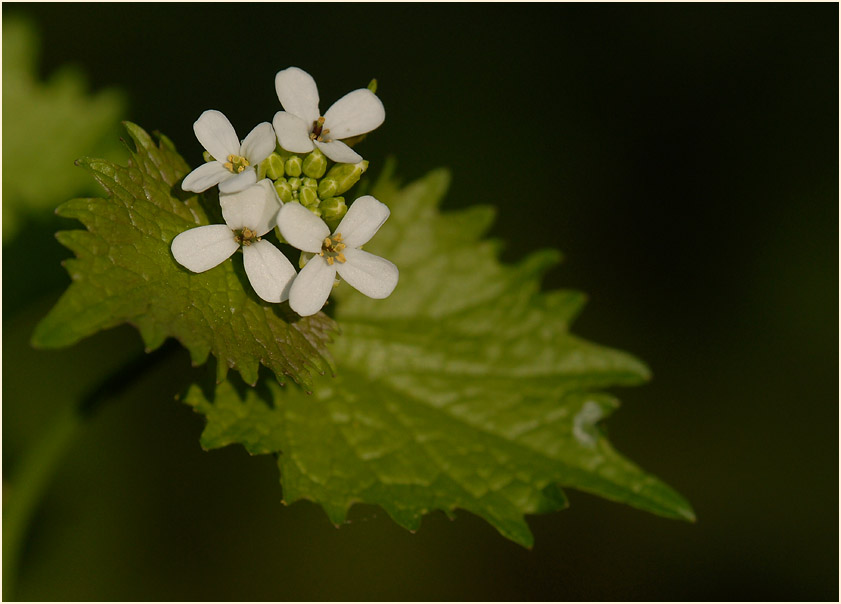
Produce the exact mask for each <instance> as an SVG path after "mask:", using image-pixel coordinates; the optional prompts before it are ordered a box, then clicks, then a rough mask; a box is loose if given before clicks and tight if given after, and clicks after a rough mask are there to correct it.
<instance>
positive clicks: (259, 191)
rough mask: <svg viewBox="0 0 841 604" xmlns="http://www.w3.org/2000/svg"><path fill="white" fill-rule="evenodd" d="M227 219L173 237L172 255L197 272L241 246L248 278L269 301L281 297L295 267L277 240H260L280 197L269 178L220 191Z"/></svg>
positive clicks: (274, 215)
mask: <svg viewBox="0 0 841 604" xmlns="http://www.w3.org/2000/svg"><path fill="white" fill-rule="evenodd" d="M219 203H220V205H221V206H222V216H224V218H225V223H226V224H213V225H209V226H200V227H196V228H194V229H190V230H189V231H184V232H183V233H181V234H180V235H178V236H177V237H176V238H175V239H173V240H172V255H173V257H174V258H175V260H177V261H178V263H179V264H180V265H181V266H183V267H184V268H187V269H189V270H191V271H193V272H194V273H203V272H204V271H206V270H210V269H212V268H213V267H215V266H218V265H219V264H221V263H222V262H224V261H225V260H227V259H228V258H230V257H231V255H232V254H233V253H234V252H236V251H237V249H239V247H240V246H242V260H243V264H244V265H245V274H246V275H248V281H249V282H250V283H251V286H252V287H253V288H254V291H255V292H257V295H258V296H260V297H261V298H262V299H263V300H265V301H266V302H283V301H284V300H286V299H287V298H289V287H290V285H291V283H292V279H294V278H295V268H294V267H293V266H292V263H291V262H289V259H288V258H286V256H284V255H283V254H282V253H281V252H280V250H278V249H277V248H276V247H275V246H274V245H272V244H271V243H269V242H268V241H265V240H263V239H261V237H262V236H263V235H265V234H266V233H268V232H269V231H270V230H271V229H272V227H273V226H274V224H275V220H276V218H277V213H278V210H279V209H280V206H281V201H280V200H279V199H278V198H277V193H275V190H274V187H273V186H272V183H271V181H270V180H269V179H264V180H261V181H260V182H259V183H257V184H256V185H252V186H250V187H249V188H247V189H245V190H244V191H240V192H238V193H230V194H226V195H220V196H219Z"/></svg>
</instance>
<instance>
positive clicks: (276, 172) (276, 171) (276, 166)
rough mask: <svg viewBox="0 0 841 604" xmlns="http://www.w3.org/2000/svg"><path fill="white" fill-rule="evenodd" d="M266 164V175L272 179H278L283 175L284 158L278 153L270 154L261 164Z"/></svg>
mask: <svg viewBox="0 0 841 604" xmlns="http://www.w3.org/2000/svg"><path fill="white" fill-rule="evenodd" d="M263 165H265V167H266V176H268V177H269V178H271V179H272V180H277V179H278V178H280V177H282V176H283V158H282V157H281V156H280V155H278V154H277V153H272V154H271V155H269V156H268V157H267V158H266V159H265V160H263V163H261V164H260V166H263Z"/></svg>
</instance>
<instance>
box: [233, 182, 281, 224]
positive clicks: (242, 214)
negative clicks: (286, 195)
mask: <svg viewBox="0 0 841 604" xmlns="http://www.w3.org/2000/svg"><path fill="white" fill-rule="evenodd" d="M219 205H220V206H222V216H224V217H225V223H226V224H227V225H228V228H230V229H231V230H233V231H238V230H239V229H242V228H245V227H248V228H249V229H250V230H252V231H254V233H255V234H256V235H257V236H258V237H262V236H263V235H265V234H266V233H268V232H269V231H270V230H271V229H272V228H273V227H274V225H275V219H276V218H277V212H278V210H280V204H279V203H278V201H277V195H276V194H275V193H274V187H273V186H272V185H271V181H270V180H269V179H268V178H264V179H263V180H261V181H260V182H258V183H257V184H256V185H252V186H250V187H248V188H247V189H245V190H244V191H239V192H237V193H229V194H224V193H223V194H222V195H220V196H219Z"/></svg>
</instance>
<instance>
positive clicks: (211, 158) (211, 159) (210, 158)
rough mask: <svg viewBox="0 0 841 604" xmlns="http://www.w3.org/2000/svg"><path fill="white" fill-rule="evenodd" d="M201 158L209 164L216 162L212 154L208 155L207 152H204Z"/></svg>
mask: <svg viewBox="0 0 841 604" xmlns="http://www.w3.org/2000/svg"><path fill="white" fill-rule="evenodd" d="M201 156H202V157H203V158H204V161H207V162H210V161H216V160H215V159H213V156H212V155H211V154H210V153H208V152H207V151H202V152H201Z"/></svg>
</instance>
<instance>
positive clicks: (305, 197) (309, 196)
mask: <svg viewBox="0 0 841 604" xmlns="http://www.w3.org/2000/svg"><path fill="white" fill-rule="evenodd" d="M298 201H299V202H300V203H301V205H302V206H305V207H307V208H314V207H318V201H319V200H318V195H317V194H316V192H315V189H314V188H312V187H304V188H302V189H301V190H300V191H298Z"/></svg>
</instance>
